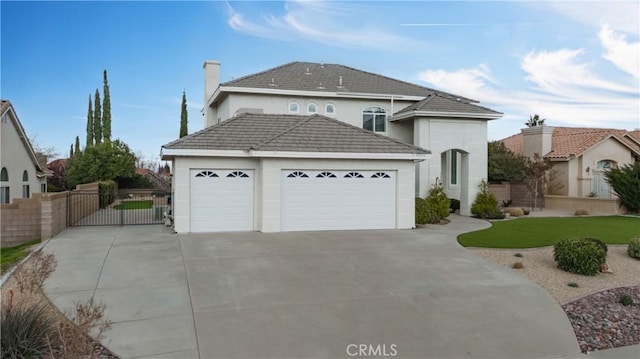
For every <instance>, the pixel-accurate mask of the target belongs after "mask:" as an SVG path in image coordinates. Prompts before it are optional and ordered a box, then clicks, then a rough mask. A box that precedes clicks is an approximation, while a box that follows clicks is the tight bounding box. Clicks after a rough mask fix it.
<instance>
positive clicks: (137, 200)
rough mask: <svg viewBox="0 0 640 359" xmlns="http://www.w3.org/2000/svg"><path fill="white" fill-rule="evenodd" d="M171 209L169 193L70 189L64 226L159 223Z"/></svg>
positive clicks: (147, 190) (146, 190) (162, 221)
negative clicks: (65, 224)
mask: <svg viewBox="0 0 640 359" xmlns="http://www.w3.org/2000/svg"><path fill="white" fill-rule="evenodd" d="M170 209H171V193H170V192H162V191H152V190H149V189H145V190H132V189H128V190H120V191H104V190H102V191H100V190H98V191H72V192H71V193H70V194H69V197H67V226H69V227H73V226H122V225H132V224H162V223H164V217H165V213H169V212H170Z"/></svg>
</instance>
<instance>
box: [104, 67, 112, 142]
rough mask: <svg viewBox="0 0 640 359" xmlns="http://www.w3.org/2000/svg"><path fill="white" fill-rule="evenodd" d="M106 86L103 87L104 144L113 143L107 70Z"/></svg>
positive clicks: (105, 75)
mask: <svg viewBox="0 0 640 359" xmlns="http://www.w3.org/2000/svg"><path fill="white" fill-rule="evenodd" d="M102 81H103V83H104V85H103V87H102V95H103V96H104V99H103V100H102V101H103V102H102V137H103V138H104V142H111V95H110V94H109V81H108V80H107V70H104V72H103V79H102Z"/></svg>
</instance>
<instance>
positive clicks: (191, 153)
mask: <svg viewBox="0 0 640 359" xmlns="http://www.w3.org/2000/svg"><path fill="white" fill-rule="evenodd" d="M160 157H161V158H162V160H164V161H166V160H171V159H174V158H176V157H254V158H265V157H266V158H308V159H312V158H318V159H321V158H322V159H327V158H328V159H370V160H405V161H416V162H420V161H424V160H428V159H430V158H431V154H430V153H355V152H294V151H253V150H252V151H243V150H203V149H186V148H182V149H178V148H175V149H169V148H164V147H163V148H162V151H161V153H160Z"/></svg>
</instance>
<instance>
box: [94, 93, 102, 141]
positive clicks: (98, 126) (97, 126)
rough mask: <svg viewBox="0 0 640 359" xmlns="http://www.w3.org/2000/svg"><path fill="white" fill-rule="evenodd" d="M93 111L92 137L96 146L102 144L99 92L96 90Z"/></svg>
mask: <svg viewBox="0 0 640 359" xmlns="http://www.w3.org/2000/svg"><path fill="white" fill-rule="evenodd" d="M93 103H95V106H96V108H95V110H94V111H93V137H94V139H95V143H96V145H97V144H98V143H100V142H102V111H101V110H100V92H99V91H98V89H96V99H95V101H93Z"/></svg>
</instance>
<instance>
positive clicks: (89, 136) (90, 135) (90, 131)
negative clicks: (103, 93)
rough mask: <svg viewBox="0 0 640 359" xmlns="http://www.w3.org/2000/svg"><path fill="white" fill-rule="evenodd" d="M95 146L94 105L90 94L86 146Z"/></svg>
mask: <svg viewBox="0 0 640 359" xmlns="http://www.w3.org/2000/svg"><path fill="white" fill-rule="evenodd" d="M91 146H93V106H92V105H91V95H89V111H87V144H86V148H89V147H91Z"/></svg>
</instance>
